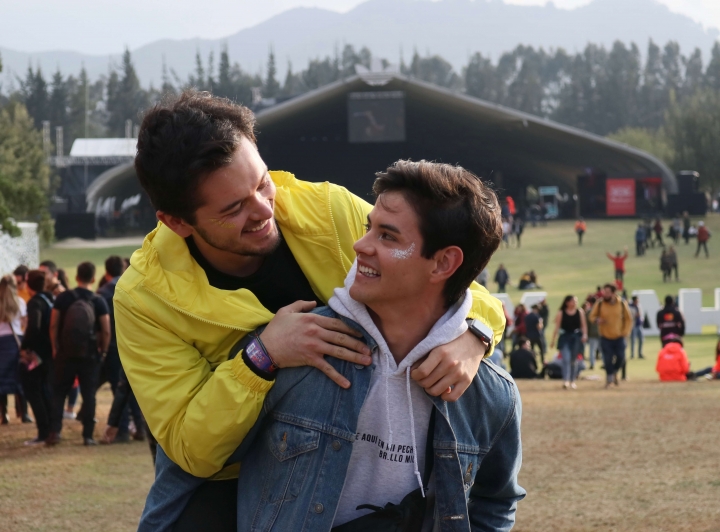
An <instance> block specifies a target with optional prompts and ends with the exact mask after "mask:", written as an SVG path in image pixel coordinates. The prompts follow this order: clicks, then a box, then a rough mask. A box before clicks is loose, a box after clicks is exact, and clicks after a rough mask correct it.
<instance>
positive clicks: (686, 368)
mask: <svg viewBox="0 0 720 532" xmlns="http://www.w3.org/2000/svg"><path fill="white" fill-rule="evenodd" d="M655 371H657V373H658V375H660V380H661V381H686V380H687V379H688V374H689V375H690V377H691V378H694V375H693V374H692V373H690V361H689V360H688V356H687V353H686V352H685V349H683V344H682V342H679V341H677V340H672V341H670V342H668V343H667V344H665V345H664V346H663V348H662V349H661V350H660V352H659V353H658V358H657V363H656V364H655Z"/></svg>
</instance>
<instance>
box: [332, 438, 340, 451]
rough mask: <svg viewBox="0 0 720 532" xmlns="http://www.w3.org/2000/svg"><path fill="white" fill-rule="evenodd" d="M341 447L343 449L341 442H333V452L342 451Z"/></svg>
mask: <svg viewBox="0 0 720 532" xmlns="http://www.w3.org/2000/svg"><path fill="white" fill-rule="evenodd" d="M340 447H341V445H340V442H339V441H337V440H335V441H333V442H332V448H333V451H339V450H340Z"/></svg>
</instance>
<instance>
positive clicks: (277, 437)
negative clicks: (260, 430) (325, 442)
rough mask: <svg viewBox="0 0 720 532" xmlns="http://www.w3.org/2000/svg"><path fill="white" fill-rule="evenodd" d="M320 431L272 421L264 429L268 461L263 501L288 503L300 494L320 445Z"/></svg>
mask: <svg viewBox="0 0 720 532" xmlns="http://www.w3.org/2000/svg"><path fill="white" fill-rule="evenodd" d="M320 436H321V434H320V432H318V431H316V430H312V429H308V428H306V427H302V426H299V425H293V424H291V423H285V422H282V421H274V422H273V423H272V424H271V425H270V426H269V427H268V429H267V430H266V432H265V438H264V445H265V447H266V449H267V450H268V451H269V454H270V455H271V457H269V459H268V460H267V463H266V465H267V471H266V475H265V486H264V489H263V498H264V499H265V500H266V501H267V502H271V503H272V502H277V501H290V500H293V499H295V498H297V496H298V495H299V494H300V492H301V490H302V486H303V483H304V482H305V477H306V476H307V473H308V470H309V469H310V466H311V464H312V461H313V460H314V457H315V456H316V454H317V453H314V452H312V451H315V450H317V448H318V447H319V445H320Z"/></svg>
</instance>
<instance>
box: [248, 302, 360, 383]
mask: <svg viewBox="0 0 720 532" xmlns="http://www.w3.org/2000/svg"><path fill="white" fill-rule="evenodd" d="M315 305H316V304H315V302H313V301H296V302H295V303H293V304H292V305H288V306H287V307H283V308H281V309H280V310H278V312H277V314H275V317H274V318H273V319H272V320H271V321H270V323H268V325H267V327H265V330H264V331H263V332H262V334H261V335H260V339H261V340H262V342H263V344H264V345H265V347H266V348H267V351H268V354H269V355H270V357H271V358H272V359H273V362H275V365H277V367H278V368H291V367H297V366H313V367H316V368H318V369H319V370H320V371H322V372H323V373H325V374H326V375H327V376H328V377H330V379H332V380H333V381H335V383H337V384H338V385H339V386H342V387H343V388H349V387H350V382H349V381H348V380H347V379H346V378H345V377H343V376H342V375H340V373H338V372H337V371H336V370H335V368H333V367H332V366H331V365H330V364H329V363H328V362H327V361H326V360H325V358H324V356H325V355H329V356H332V357H335V358H339V359H341V360H347V361H349V362H353V363H355V364H363V365H365V366H368V365H370V364H371V363H372V358H371V357H370V349H369V348H368V347H367V346H366V345H365V344H364V343H363V342H361V341H360V340H358V337H361V336H362V335H361V334H360V333H359V332H358V331H356V330H355V329H353V328H351V327H348V326H347V325H345V324H344V323H343V322H342V321H341V320H339V319H335V318H328V317H325V316H319V315H317V314H307V312H308V311H310V310H312V309H313V308H315Z"/></svg>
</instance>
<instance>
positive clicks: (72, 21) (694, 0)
mask: <svg viewBox="0 0 720 532" xmlns="http://www.w3.org/2000/svg"><path fill="white" fill-rule="evenodd" d="M362 1H363V0H120V1H118V0H62V1H60V0H0V46H3V47H6V48H12V49H14V50H18V51H24V52H38V51H46V50H72V51H77V52H83V53H87V54H97V55H104V54H109V53H117V52H120V51H122V49H123V48H124V47H125V46H129V47H130V49H134V48H137V47H139V46H142V45H144V44H147V43H149V42H152V41H155V40H158V39H187V38H193V37H204V38H213V39H217V38H221V37H224V36H226V35H231V34H233V33H235V32H237V31H239V30H241V29H243V28H247V27H249V26H253V25H255V24H257V23H259V22H262V21H263V20H265V19H267V18H269V17H271V16H273V15H275V14H278V13H281V12H282V11H284V10H286V9H290V8H292V7H299V6H305V7H322V8H325V9H333V10H335V11H347V10H349V9H352V8H353V7H355V6H356V5H358V4H360V3H362ZM474 1H502V0H474ZM504 1H505V2H506V3H513V4H524V5H543V4H545V3H546V2H547V0H504ZM658 1H660V2H661V3H663V4H666V5H668V6H669V7H670V8H671V9H672V10H673V11H676V12H679V13H683V14H686V15H688V16H690V17H692V18H693V19H695V20H697V21H698V22H700V23H702V24H704V25H705V26H713V27H718V28H720V0H658ZM554 3H555V5H556V6H557V7H560V8H566V9H571V8H573V7H577V6H579V5H583V4H587V3H589V0H554ZM28 28H31V31H28Z"/></svg>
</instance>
